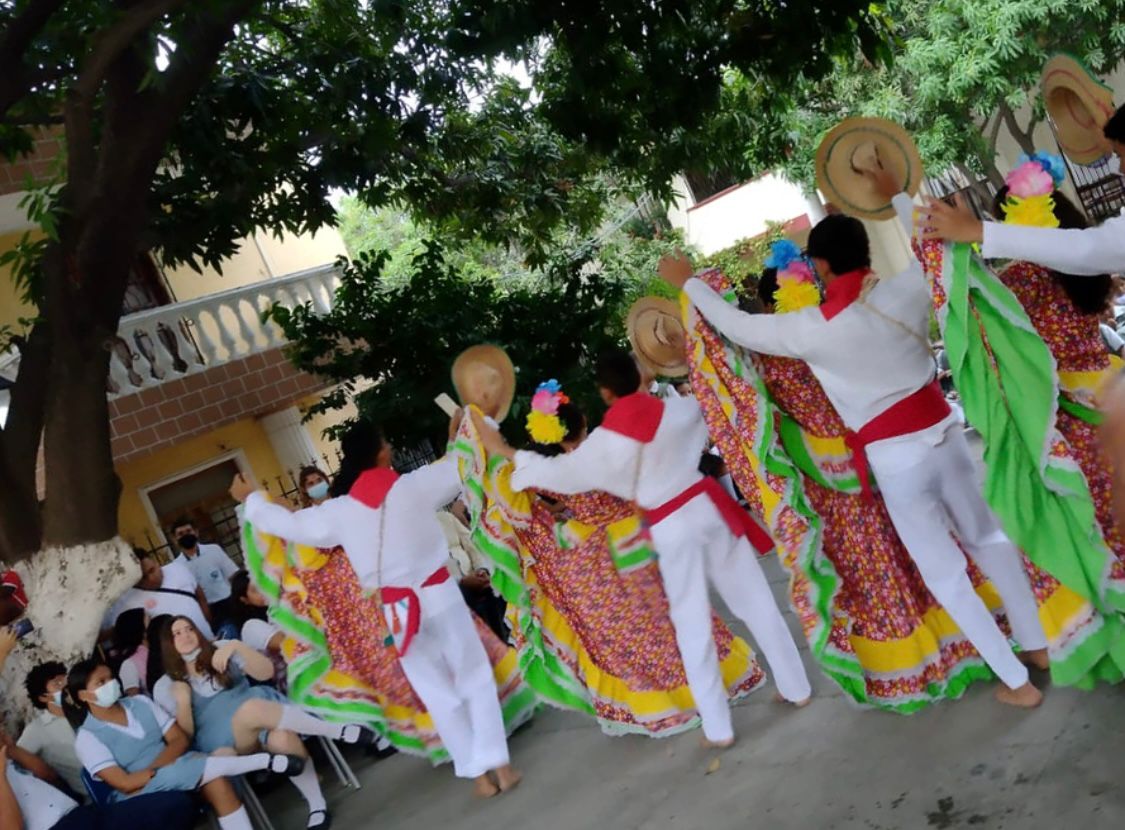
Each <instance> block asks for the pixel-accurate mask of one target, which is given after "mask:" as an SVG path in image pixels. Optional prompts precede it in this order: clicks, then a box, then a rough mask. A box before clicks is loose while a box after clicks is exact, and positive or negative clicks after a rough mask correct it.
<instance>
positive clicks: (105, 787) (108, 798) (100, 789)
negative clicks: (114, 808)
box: [82, 768, 113, 807]
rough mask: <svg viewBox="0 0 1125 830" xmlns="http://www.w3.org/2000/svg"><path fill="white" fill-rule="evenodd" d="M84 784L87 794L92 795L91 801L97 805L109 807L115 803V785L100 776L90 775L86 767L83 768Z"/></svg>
mask: <svg viewBox="0 0 1125 830" xmlns="http://www.w3.org/2000/svg"><path fill="white" fill-rule="evenodd" d="M82 786H84V787H85V788H86V794H87V795H89V796H90V801H91V803H93V804H95V805H96V806H98V807H108V806H109V805H110V804H112V803H113V787H111V786H109V784H107V783H106V782H105V781H102V780H101V779H100V778H95V777H94V776H92V775H90V773H89V772H88V771H87V770H86V769H85V768H83V770H82Z"/></svg>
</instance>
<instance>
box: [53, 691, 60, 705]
mask: <svg viewBox="0 0 1125 830" xmlns="http://www.w3.org/2000/svg"><path fill="white" fill-rule="evenodd" d="M51 701H52V702H53V703H54V704H55V705H56V706H62V689H59V690H58V691H57V692H51Z"/></svg>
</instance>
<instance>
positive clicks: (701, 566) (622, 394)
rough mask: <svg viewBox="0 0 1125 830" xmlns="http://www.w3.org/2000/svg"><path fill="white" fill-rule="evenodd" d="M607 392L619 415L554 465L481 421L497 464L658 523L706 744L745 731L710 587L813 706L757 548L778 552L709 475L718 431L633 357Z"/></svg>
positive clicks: (601, 377)
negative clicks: (630, 506)
mask: <svg viewBox="0 0 1125 830" xmlns="http://www.w3.org/2000/svg"><path fill="white" fill-rule="evenodd" d="M597 383H598V388H599V390H600V392H601V395H602V398H603V399H604V400H605V402H606V403H608V404H610V408H609V411H608V412H606V415H605V418H604V419H603V420H602V424H601V426H600V427H598V428H597V429H595V430H594V431H593V432H591V433H590V436H589V437H588V438H587V439H586V440H585V441H584V442H583V443H582V444H581V446H579V447H578V448H577V449H575V450H574V451H573V452H569V453H566V454H564V455H559V456H556V457H554V458H546V457H544V456H541V455H538V454H536V453H533V452H526V451H520V452H516V451H515V450H513V449H512V448H511V447H509V446H508V445H507V444H506V443H505V442H504V439H503V438H502V437H500V433H499V432H497V431H496V430H495V429H493V428H492V427H490V426H489V425H487V424H485V423H484V421H483V419H481V418H479V417H476V418H475V422H476V426H477V430H478V431H479V433H480V436H481V440H482V441H483V443H484V445H485V448H486V449H487V450H488V451H489V453H491V454H494V455H502V456H505V457H507V458H510V459H514V461H515V465H516V469H515V472H514V473H513V474H512V486H513V487H514V488H515V489H517V490H525V489H529V488H535V489H542V490H550V491H553V492H556V493H563V494H575V493H584V492H586V491H588V490H605V491H607V492H609V493H612V494H613V495H615V496H617V497H619V498H623V499H628V500H630V501H633V502H635V503H636V504H637V506H638V507H640V508H641V509H643V510H644V511H645V512H646V513H647V520H648V522H649V524H650V526H651V528H652V538H653V542H654V544H655V547H656V551H657V556H658V559H657V562H658V564H659V566H660V574H661V576H662V577H663V580H664V590H665V593H667V595H668V606H669V615H670V616H671V620H672V625H673V627H674V628H675V630H676V642H677V644H678V645H679V648H680V657H681V659H682V660H683V663H684V673H685V674H686V675H687V680H688V686H689V687H690V688H691V694H692V697H694V698H695V705H696V707H697V708H698V709H699V714H700V718H701V719H702V721H703V735H704V740H705V743H706V744H707V745H708V746H715V747H727V746H730V745H731V744H732V743H734V728H733V725H732V723H731V715H730V708H729V706H728V704H727V694H726V690H725V688H724V686H723V679H722V676H721V674H720V671H719V660H718V656H717V655H716V653H715V639H714V637H713V636H712V632H711V604H710V601H709V599H708V596H707V584H708V581H710V583H711V584H712V585H713V586H714V587H715V589H716V590H717V591H718V592H719V595H720V596H722V598H723V600H724V601H725V602H726V604H727V607H728V608H730V610H731V611H732V612H733V613H734V614H735V615H736V616H737V617H739V619H741V620H742V621H743V622H744V623H746V626H747V627H748V628H749V629H750V633H751V634H753V636H754V639H755V641H757V644H758V647H759V648H760V649H761V651H762V653H763V654H764V655H765V657H766V660H767V661H768V662H769V666H770V670H771V671H772V672H773V673H774V677H775V680H776V682H777V688H778V691H779V693H780V695H781V696H782V697H783V698H784V699H785V700H788V701H790V702H792V703H794V704H796V705H798V706H804V705H805V704H806V703H807V702H808V700H809V697H810V696H811V694H812V688H811V686H810V685H809V679H808V676H807V675H806V674H805V667H804V665H803V664H802V663H801V658H800V655H799V654H798V653H797V646H796V644H795V643H794V642H793V637H792V635H791V634H790V633H789V628H788V627H787V626H786V624H785V620H784V618H783V617H782V616H781V611H780V610H778V607H777V603H776V602H775V601H774V598H773V594H772V593H771V592H770V587H769V584H768V583H767V582H766V577H765V574H764V573H763V572H762V568H761V566H760V565H759V564H758V560H757V557H756V556H755V554H754V551H753V550H752V548H751V542H753V543H754V544H755V546H756V547H757V548H758V550H759V551H766V550H769V549H770V548H771V547H773V543H772V542H771V541H770V539H769V537H768V536H766V534H765V533H764V532H763V531H762V530H761V529H760V528H759V527H758V526H757V525H755V524H754V522H753V520H751V519H750V516H749V514H747V513H746V511H745V510H743V509H742V508H740V507H739V506H738V504H737V503H736V502H735V501H734V500H733V499H732V498H731V497H730V495H729V494H728V493H727V492H726V491H725V490H723V489H722V486H721V485H720V484H719V483H718V481H716V480H715V479H713V478H710V477H704V476H703V475H701V474H700V472H699V458H700V454H701V453H702V452H703V450H704V449H705V447H706V445H707V427H706V425H705V424H704V423H703V417H702V415H701V413H700V411H699V404H698V403H697V402H696V401H695V399H694V398H669V399H667V400H660V399H659V398H656V397H654V396H652V395H650V394H649V393H648V392H647V391H645V390H641V391H638V390H640V388H641V375H640V372H639V370H638V369H637V364H636V362H634V360H633V358H632V356H631V355H630V354H629V353H628V352H626V351H623V350H615V351H611V352H608V353H606V354H604V355H602V357H601V359H600V360H599V361H598V366H597Z"/></svg>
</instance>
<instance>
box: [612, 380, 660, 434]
mask: <svg viewBox="0 0 1125 830" xmlns="http://www.w3.org/2000/svg"><path fill="white" fill-rule="evenodd" d="M662 417H664V401H662V400H660V398H656V397H653V396H652V395H650V394H648V392H635V393H633V394H632V395H626V396H625V397H624V398H618V399H617V401H616V402H615V403H614V404H613V406H611V407H610V408H609V410H608V411H607V412H606V413H605V417H604V418H602V428H603V429H608V430H609V431H610V432H616V433H617V434H619V435H624V436H625V437H626V438H632V439H634V440H636V441H640V442H641V443H642V444H647V443H648V442H649V441H651V440H652V436H654V435H656V428H657V427H658V426H660V419H661V418H662Z"/></svg>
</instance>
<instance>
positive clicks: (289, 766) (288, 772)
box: [269, 753, 305, 778]
mask: <svg viewBox="0 0 1125 830" xmlns="http://www.w3.org/2000/svg"><path fill="white" fill-rule="evenodd" d="M277 758H284V759H285V761H286V766H285V770H284V771H283V772H278V771H277V770H276V769H274V765H273V764H274V760H275V759H277ZM269 771H270V772H272V773H274V774H275V775H284V776H286V777H287V778H296V777H297V776H298V775H300V774H301V773H302V772H304V771H305V759H304V758H302V757H301V756H300V755H275V754H272V753H271V754H270V765H269Z"/></svg>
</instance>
